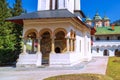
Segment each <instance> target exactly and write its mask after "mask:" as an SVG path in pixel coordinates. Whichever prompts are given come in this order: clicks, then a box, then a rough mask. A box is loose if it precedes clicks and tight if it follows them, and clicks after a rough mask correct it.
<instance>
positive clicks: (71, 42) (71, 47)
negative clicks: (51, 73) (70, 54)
mask: <svg viewBox="0 0 120 80" xmlns="http://www.w3.org/2000/svg"><path fill="white" fill-rule="evenodd" d="M70 51H73V39H72V38H71V39H70Z"/></svg>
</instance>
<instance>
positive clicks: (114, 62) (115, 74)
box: [106, 57, 120, 80]
mask: <svg viewBox="0 0 120 80" xmlns="http://www.w3.org/2000/svg"><path fill="white" fill-rule="evenodd" d="M106 74H107V75H108V76H110V77H112V78H113V79H114V80H120V57H110V58H109V62H108V67H107V72H106Z"/></svg>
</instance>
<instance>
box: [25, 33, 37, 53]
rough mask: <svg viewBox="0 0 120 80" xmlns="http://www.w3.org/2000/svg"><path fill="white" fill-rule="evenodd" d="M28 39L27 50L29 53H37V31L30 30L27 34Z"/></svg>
mask: <svg viewBox="0 0 120 80" xmlns="http://www.w3.org/2000/svg"><path fill="white" fill-rule="evenodd" d="M26 36H27V40H26V50H27V53H29V54H35V53H36V52H37V39H36V33H35V32H30V33H28V34H27V35H26Z"/></svg>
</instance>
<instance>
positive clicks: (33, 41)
mask: <svg viewBox="0 0 120 80" xmlns="http://www.w3.org/2000/svg"><path fill="white" fill-rule="evenodd" d="M34 43H35V40H34V39H32V52H34Z"/></svg>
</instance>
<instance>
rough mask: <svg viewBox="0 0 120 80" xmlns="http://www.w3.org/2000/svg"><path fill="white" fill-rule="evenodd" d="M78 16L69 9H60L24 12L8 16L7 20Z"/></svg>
mask: <svg viewBox="0 0 120 80" xmlns="http://www.w3.org/2000/svg"><path fill="white" fill-rule="evenodd" d="M69 17H76V16H75V15H74V14H72V13H71V12H69V11H68V10H67V9H60V10H43V11H37V12H32V13H27V14H22V15H20V16H15V17H12V18H8V19H6V20H20V19H22V20H26V19H44V18H69Z"/></svg>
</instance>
